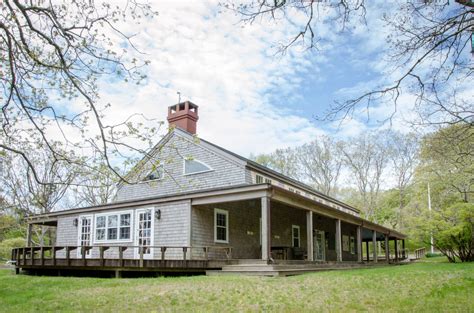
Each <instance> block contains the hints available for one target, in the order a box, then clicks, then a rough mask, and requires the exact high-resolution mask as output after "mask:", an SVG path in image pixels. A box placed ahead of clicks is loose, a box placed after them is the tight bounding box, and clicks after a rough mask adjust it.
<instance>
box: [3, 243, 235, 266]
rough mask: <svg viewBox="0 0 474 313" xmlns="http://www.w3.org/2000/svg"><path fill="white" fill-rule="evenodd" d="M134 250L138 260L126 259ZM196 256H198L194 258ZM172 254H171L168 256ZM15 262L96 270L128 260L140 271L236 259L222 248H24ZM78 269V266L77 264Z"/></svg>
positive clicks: (15, 251) (15, 255) (228, 249)
mask: <svg viewBox="0 0 474 313" xmlns="http://www.w3.org/2000/svg"><path fill="white" fill-rule="evenodd" d="M114 249H115V252H117V253H109V255H108V256H107V257H106V256H105V254H106V251H109V252H110V251H112V250H114ZM148 249H157V250H158V251H159V253H158V254H159V256H158V257H154V255H153V254H154V253H152V255H151V257H149V256H148V255H147V253H146V251H147V250H148ZM97 250H98V258H92V257H91V256H92V252H94V251H96V252H97ZM127 250H128V251H130V250H134V251H133V254H134V256H136V257H133V258H125V257H124V252H125V251H127ZM171 250H174V254H173V255H172V256H171V257H170V254H169V252H170V251H171ZM58 251H64V252H65V254H64V257H58V255H57V252H58ZM73 251H76V252H80V253H78V254H77V257H73V255H71V252H73ZM135 252H137V253H136V254H135ZM176 252H179V254H180V255H181V257H179V256H178V257H177V254H176ZM193 252H194V255H193V254H192V253H193ZM167 253H168V254H167ZM11 259H12V261H14V262H15V263H16V266H20V265H41V266H45V265H49V266H57V265H59V264H58V260H65V261H66V262H65V264H64V262H61V265H66V266H71V265H72V261H73V260H76V262H77V260H82V262H81V263H80V264H81V265H83V266H87V264H88V262H89V263H91V262H90V261H92V260H94V261H97V260H98V261H99V263H98V264H97V262H95V265H96V266H101V267H104V266H105V265H106V261H107V260H116V261H118V265H117V264H116V265H117V266H120V267H124V265H125V262H126V261H128V260H132V261H138V267H143V266H144V262H145V261H148V260H151V261H184V262H186V261H191V260H196V261H210V260H230V259H232V247H220V246H199V247H196V246H192V247H187V246H117V245H114V246H33V247H21V248H14V249H12V254H11ZM76 265H77V263H76Z"/></svg>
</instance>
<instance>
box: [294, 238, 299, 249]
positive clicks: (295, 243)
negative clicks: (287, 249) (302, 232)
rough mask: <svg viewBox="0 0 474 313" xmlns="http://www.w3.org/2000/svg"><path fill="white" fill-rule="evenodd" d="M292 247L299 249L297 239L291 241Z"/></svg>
mask: <svg viewBox="0 0 474 313" xmlns="http://www.w3.org/2000/svg"><path fill="white" fill-rule="evenodd" d="M293 247H296V248H299V247H300V241H299V239H298V238H294V239H293Z"/></svg>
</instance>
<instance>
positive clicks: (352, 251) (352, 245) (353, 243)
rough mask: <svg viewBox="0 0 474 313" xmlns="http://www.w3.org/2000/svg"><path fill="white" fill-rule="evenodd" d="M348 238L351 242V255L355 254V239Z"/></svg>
mask: <svg viewBox="0 0 474 313" xmlns="http://www.w3.org/2000/svg"><path fill="white" fill-rule="evenodd" d="M350 238H351V239H350V240H351V242H350V244H351V254H355V239H354V237H353V236H351V237H350Z"/></svg>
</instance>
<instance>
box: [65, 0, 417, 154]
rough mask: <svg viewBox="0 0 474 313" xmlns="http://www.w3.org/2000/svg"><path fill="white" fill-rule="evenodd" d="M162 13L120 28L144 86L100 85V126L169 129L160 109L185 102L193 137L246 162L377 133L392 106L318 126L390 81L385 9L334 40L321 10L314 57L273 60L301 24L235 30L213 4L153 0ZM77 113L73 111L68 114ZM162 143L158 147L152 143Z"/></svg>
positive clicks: (404, 100) (401, 116) (303, 54)
mask: <svg viewBox="0 0 474 313" xmlns="http://www.w3.org/2000/svg"><path fill="white" fill-rule="evenodd" d="M151 2H152V6H153V8H154V9H155V10H157V11H158V12H159V15H158V16H157V17H156V18H153V19H151V20H146V21H143V23H141V24H140V25H139V26H136V25H132V24H130V25H129V24H126V23H124V24H122V25H121V29H122V30H123V31H124V32H125V33H128V34H135V37H134V38H133V42H134V45H135V46H137V47H138V49H139V50H141V51H146V55H139V57H141V58H145V59H148V60H150V61H151V64H150V65H149V66H148V67H147V70H146V71H147V74H148V79H147V81H146V82H145V83H144V84H142V85H140V86H136V85H133V84H126V83H124V82H120V81H118V80H107V81H101V82H100V86H99V87H100V96H101V99H100V102H101V103H102V104H103V105H105V104H106V103H111V104H112V108H111V109H110V110H108V113H107V115H106V119H108V121H109V122H110V123H111V124H116V123H118V122H119V121H121V120H124V119H126V118H127V117H128V116H130V115H132V114H134V113H141V114H144V115H146V116H147V117H149V118H155V119H157V120H161V121H166V114H167V107H168V106H169V105H173V104H175V103H176V102H177V101H178V96H177V92H178V91H179V92H181V100H190V101H192V102H194V103H196V104H197V105H199V107H200V111H199V112H200V120H199V122H198V135H199V136H201V137H202V138H205V139H207V140H209V141H212V142H214V143H216V144H219V145H221V146H223V147H225V148H227V149H229V150H231V151H234V152H236V153H240V154H242V155H244V156H248V155H250V154H258V153H268V152H271V151H274V150H275V149H277V148H285V147H288V146H296V145H301V144H304V143H306V142H309V141H311V140H314V139H315V138H316V137H317V136H318V135H321V134H329V135H332V136H336V137H350V136H354V135H357V134H359V133H361V132H364V131H367V130H368V129H372V128H375V127H386V125H383V124H382V125H381V124H380V123H379V121H381V120H383V119H384V118H386V117H387V115H388V114H389V113H390V112H391V110H392V109H393V107H391V106H390V104H375V107H374V108H373V110H372V112H371V119H370V120H369V121H368V120H367V119H366V115H365V114H364V112H356V114H355V115H354V116H353V118H352V119H350V120H345V121H344V122H343V123H339V122H334V123H322V122H321V121H318V120H316V119H315V117H316V116H323V115H324V113H325V112H326V110H327V109H328V107H329V105H330V104H332V103H333V102H334V101H335V100H346V99H348V98H350V97H351V96H355V95H360V94H361V93H362V92H363V91H368V90H370V88H373V87H374V86H376V85H377V84H380V83H382V82H384V81H385V80H387V79H389V78H390V75H387V73H386V71H387V70H389V68H388V67H387V63H386V62H385V61H384V58H383V57H384V53H385V52H386V51H384V49H386V47H387V45H386V43H385V39H386V37H387V35H388V34H389V31H388V29H387V28H386V27H384V23H383V22H382V21H381V17H382V14H383V13H384V12H385V10H386V9H385V8H384V5H383V4H378V5H373V4H370V6H369V7H368V10H367V19H366V21H367V24H363V23H360V21H359V20H357V19H356V20H354V21H352V22H351V23H349V24H348V28H347V29H346V30H345V31H344V32H341V30H340V27H339V26H338V25H336V24H334V23H332V22H331V21H329V19H330V18H331V17H332V15H333V13H334V12H333V11H331V10H332V9H327V10H326V11H324V10H325V9H324V8H323V9H321V12H320V16H321V17H322V22H321V23H320V24H318V25H317V27H316V31H317V34H318V35H319V36H321V43H320V46H319V48H320V49H319V50H317V51H305V50H304V49H301V47H294V48H292V49H291V50H289V52H288V53H286V54H285V55H278V54H277V55H276V56H275V53H276V52H277V51H276V48H275V47H276V46H277V45H278V43H284V42H288V40H290V38H291V37H292V36H294V34H296V33H297V32H298V31H300V29H301V28H300V27H299V26H298V22H301V21H304V18H305V16H302V15H301V13H299V12H292V13H291V14H290V15H289V16H290V18H291V19H292V21H293V23H290V22H288V21H287V20H285V19H279V20H278V21H277V22H275V21H270V20H265V19H263V20H259V21H257V22H256V23H253V24H251V25H248V24H247V25H245V24H241V23H239V17H238V16H236V15H235V14H234V13H233V12H230V11H226V10H222V9H220V8H219V7H218V1H215V0H209V1H167V0H162V1H158V0H155V1H151ZM412 108H413V98H412V96H410V95H409V94H404V95H402V97H401V99H400V104H399V107H398V110H399V113H398V114H397V118H396V119H395V120H394V121H392V122H393V123H392V125H391V126H392V127H393V128H395V129H398V130H408V128H407V126H406V120H407V119H409V118H410V117H411V115H412V114H413V110H412ZM73 109H74V108H73ZM158 140H159V138H157V141H158Z"/></svg>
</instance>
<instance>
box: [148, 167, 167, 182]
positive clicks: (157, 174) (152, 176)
mask: <svg viewBox="0 0 474 313" xmlns="http://www.w3.org/2000/svg"><path fill="white" fill-rule="evenodd" d="M163 175H164V170H163V165H159V166H157V167H156V168H154V169H153V170H152V171H151V172H150V173H149V174H148V175H147V176H146V177H145V178H144V179H143V181H150V180H159V179H162V178H163Z"/></svg>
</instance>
